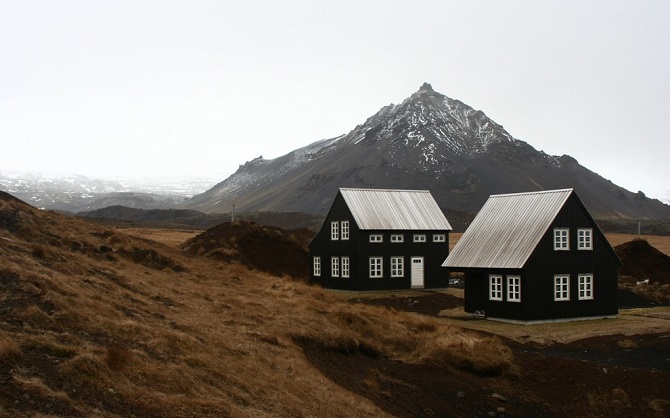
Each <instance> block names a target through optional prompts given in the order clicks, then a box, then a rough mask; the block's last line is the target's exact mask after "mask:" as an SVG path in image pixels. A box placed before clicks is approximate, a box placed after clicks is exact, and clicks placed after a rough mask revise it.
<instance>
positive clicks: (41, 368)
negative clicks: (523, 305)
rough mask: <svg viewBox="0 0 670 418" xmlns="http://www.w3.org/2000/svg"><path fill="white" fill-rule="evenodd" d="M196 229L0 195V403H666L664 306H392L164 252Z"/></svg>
mask: <svg viewBox="0 0 670 418" xmlns="http://www.w3.org/2000/svg"><path fill="white" fill-rule="evenodd" d="M198 232H199V231H166V230H158V231H149V230H146V229H132V230H123V229H118V228H110V227H105V226H100V225H96V224H93V223H89V222H87V221H84V220H80V219H76V218H72V217H67V216H64V215H60V214H56V213H51V212H45V211H39V210H36V209H33V208H31V207H29V206H27V205H25V204H23V203H21V202H18V201H16V200H15V199H13V198H11V197H8V195H5V194H2V193H1V192H0V313H1V315H0V382H1V385H0V416H2V417H15V416H34V417H48V416H68V417H89V416H96V417H133V416H135V417H166V416H171V417H172V416H174V417H193V416H211V417H222V416H223V417H286V416H305V417H357V416H360V417H363V416H366V417H369V416H416V417H432V416H487V415H488V416H492V415H491V413H493V414H495V416H559V417H561V416H565V417H568V416H570V417H571V416H654V417H656V416H658V417H662V416H668V415H669V414H670V395H668V394H670V367H668V366H666V363H670V362H669V361H666V360H665V358H667V352H668V350H670V343H669V342H670V327H669V326H667V325H665V324H667V319H666V318H665V315H666V313H664V312H666V311H663V310H656V311H653V310H651V311H650V310H647V311H638V312H635V311H631V312H629V313H626V314H622V315H620V318H619V319H616V320H610V321H611V322H602V323H599V322H597V321H586V323H574V324H570V325H561V326H555V327H547V328H546V329H545V328H541V327H532V326H528V327H524V326H518V325H517V326H511V325H509V324H505V325H504V326H503V325H501V326H498V325H500V324H489V323H488V322H487V321H472V320H470V319H468V318H462V317H458V316H457V315H456V314H455V312H456V311H453V309H458V306H457V305H458V304H459V303H460V302H459V300H462V298H460V296H459V295H458V293H457V292H456V291H455V290H453V289H450V290H449V291H448V292H452V293H449V294H444V293H446V292H442V293H441V292H416V293H412V294H409V295H407V298H419V297H421V298H422V299H421V301H422V303H419V305H418V306H420V307H423V306H424V305H428V301H429V299H430V298H432V297H434V296H437V297H439V298H448V300H449V303H453V304H454V305H453V306H451V305H449V306H450V308H449V309H440V308H442V307H446V305H444V304H443V300H446V299H436V300H437V301H438V302H439V304H438V309H436V310H435V312H436V313H435V314H426V313H422V312H419V311H415V312H407V311H406V310H405V309H400V308H399V306H400V305H393V304H392V303H397V302H400V303H401V304H402V303H403V302H404V301H405V296H406V295H404V294H399V295H395V296H392V295H389V294H387V295H382V297H381V299H386V300H385V301H383V303H382V306H373V305H372V304H370V303H362V302H354V301H351V300H349V299H351V298H349V297H347V296H346V295H345V294H344V293H338V292H331V291H325V290H322V289H320V288H317V287H312V286H308V285H306V284H303V283H300V282H297V281H295V280H292V278H290V277H274V276H271V275H268V274H265V273H262V272H260V271H257V270H253V269H250V268H247V267H244V266H242V265H239V264H234V263H233V264H226V263H222V262H218V261H215V260H210V259H207V258H204V257H199V256H189V255H186V254H184V253H183V252H182V251H180V250H179V249H177V248H176V247H177V246H178V245H179V244H180V243H182V242H184V241H185V240H186V239H188V238H190V237H192V236H194V235H196V234H197V233H198ZM454 241H455V240H454ZM665 248H666V250H665V251H667V247H665ZM659 249H660V248H659ZM423 298H426V299H423ZM424 301H425V302H426V303H425V304H424V303H423V302H424ZM450 309H451V310H450ZM649 312H651V313H649ZM628 321H630V322H628ZM662 321H665V322H662ZM624 322H625V323H626V326H625V327H624V328H625V329H624V328H618V327H617V326H615V325H616V324H617V323H624ZM612 324H613V325H612ZM642 324H644V325H642ZM487 327H491V328H487ZM496 327H497V328H496ZM610 327H611V328H610ZM477 328H479V329H477ZM585 330H586V331H585ZM595 330H599V331H598V333H596V332H595ZM521 333H523V334H525V335H527V337H524V336H523V335H520V334H521ZM495 334H498V335H495ZM576 335H577V336H580V339H578V340H576V341H575V340H574V339H573V337H574V336H576ZM593 335H601V336H600V337H598V338H597V339H595V340H593V339H592V338H581V337H582V336H583V337H586V336H593ZM561 336H564V337H561ZM568 336H571V337H568ZM585 351H586V352H593V353H594V354H595V356H591V357H585V358H581V357H579V355H582V354H580V353H583V352H585ZM659 353H660V354H659ZM578 354H579V355H578ZM645 356H646V357H645ZM658 356H665V357H658ZM610 357H612V362H607V361H609V360H608V359H609V358H610ZM638 357H639V358H640V360H639V361H638V363H631V361H632V360H630V359H631V358H632V359H633V360H636V359H638ZM659 358H660V360H658V359H659ZM603 362H605V363H603ZM603 370H605V371H603ZM566 400H569V401H567V402H566Z"/></svg>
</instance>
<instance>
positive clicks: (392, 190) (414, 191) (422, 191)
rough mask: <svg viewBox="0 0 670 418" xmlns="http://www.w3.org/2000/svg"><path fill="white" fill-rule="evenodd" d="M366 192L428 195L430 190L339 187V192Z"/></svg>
mask: <svg viewBox="0 0 670 418" xmlns="http://www.w3.org/2000/svg"><path fill="white" fill-rule="evenodd" d="M342 190H346V191H366V192H395V193H397V192H413V193H416V192H419V193H430V190H424V189H419V190H417V189H375V188H366V187H340V191H342Z"/></svg>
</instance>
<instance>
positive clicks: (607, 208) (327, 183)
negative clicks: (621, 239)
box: [187, 83, 670, 219]
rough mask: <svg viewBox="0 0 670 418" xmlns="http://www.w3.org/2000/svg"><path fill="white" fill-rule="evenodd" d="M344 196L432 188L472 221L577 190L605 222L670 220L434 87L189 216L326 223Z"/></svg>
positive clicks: (222, 189) (245, 172) (214, 197)
mask: <svg viewBox="0 0 670 418" xmlns="http://www.w3.org/2000/svg"><path fill="white" fill-rule="evenodd" d="M340 187H368V188H394V189H428V190H431V192H433V194H434V196H435V199H436V200H437V202H438V204H439V205H440V206H441V207H443V208H450V209H453V210H458V211H468V212H469V211H476V210H478V209H479V208H480V207H481V205H482V204H483V203H484V201H486V199H487V198H488V196H489V195H491V194H499V193H515V192H526V191H533V190H548V189H561V188H574V189H575V190H577V191H578V193H579V195H580V197H581V198H582V200H583V201H584V203H585V205H587V206H588V207H589V210H590V211H592V213H593V214H595V215H596V216H599V217H602V218H609V217H630V218H638V219H639V218H643V217H652V216H661V217H667V216H670V208H669V207H667V206H664V205H662V204H661V203H660V202H651V201H650V200H649V199H646V198H641V199H642V200H640V198H638V199H636V198H635V195H634V194H632V193H630V192H628V191H626V190H624V189H621V188H620V187H618V186H616V185H614V184H612V183H611V182H609V181H607V180H605V179H603V178H601V177H600V176H598V175H597V174H595V173H593V172H590V171H588V170H587V169H586V168H585V167H582V166H581V165H579V163H578V162H577V161H576V160H574V159H572V158H571V157H569V156H563V157H555V156H550V155H547V154H545V153H543V152H541V151H538V150H536V149H535V148H533V147H532V146H531V145H529V144H528V143H526V142H524V141H520V140H517V139H514V138H513V137H512V136H511V135H510V134H509V133H508V132H507V131H505V129H504V128H503V127H502V126H501V125H499V124H497V123H496V122H494V121H493V120H491V119H490V118H489V117H488V116H486V114H485V113H484V112H483V111H481V110H476V109H473V108H472V107H470V106H468V105H467V104H465V103H463V102H461V101H459V100H456V99H452V98H449V97H447V96H445V95H443V94H441V93H438V92H436V91H435V90H433V87H432V86H431V85H430V84H429V83H424V84H423V85H421V87H420V88H419V90H418V91H416V92H414V93H413V94H412V95H411V96H409V97H408V98H407V99H405V100H403V101H402V102H401V103H400V104H390V105H388V106H384V107H382V108H381V109H380V110H379V111H378V112H377V113H376V114H374V115H373V116H371V117H369V118H368V119H367V120H366V121H365V122H364V123H363V124H360V125H358V126H356V127H355V128H353V129H352V130H351V131H350V132H349V133H348V134H346V135H342V136H339V137H336V138H330V139H324V140H321V141H317V142H314V143H312V144H309V145H307V146H305V147H302V148H299V149H296V150H294V151H292V152H290V153H288V154H286V155H284V156H281V157H278V158H275V159H272V160H261V159H256V160H253V161H251V162H249V163H247V164H244V165H243V166H240V169H239V170H238V171H237V172H236V173H235V174H233V175H232V176H231V177H229V178H228V179H226V180H224V181H223V182H221V183H219V184H217V185H216V186H215V187H214V188H212V189H210V190H208V191H207V192H205V193H203V194H202V195H198V196H195V197H194V198H193V199H191V201H190V202H189V204H188V205H187V207H188V208H192V209H197V210H200V211H204V212H208V211H226V210H230V209H229V208H230V207H231V203H232V202H235V205H236V207H237V208H238V210H241V211H299V212H308V213H315V214H321V213H324V212H326V211H327V210H328V208H329V205H330V203H331V201H332V198H333V196H335V194H336V193H337V190H338V188H340ZM642 203H643V204H642Z"/></svg>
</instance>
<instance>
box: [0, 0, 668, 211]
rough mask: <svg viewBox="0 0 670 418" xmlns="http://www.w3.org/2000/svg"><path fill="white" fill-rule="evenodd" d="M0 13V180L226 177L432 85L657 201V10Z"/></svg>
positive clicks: (660, 28) (661, 22)
mask: <svg viewBox="0 0 670 418" xmlns="http://www.w3.org/2000/svg"><path fill="white" fill-rule="evenodd" d="M0 4H1V5H2V7H1V8H0V40H1V41H0V80H1V83H0V145H1V147H0V170H3V169H4V170H27V171H42V172H54V173H77V174H84V175H87V176H91V177H103V178H119V177H135V178H149V177H150V178H160V177H170V178H175V177H201V176H214V177H216V178H219V179H220V180H223V179H224V178H226V177H228V176H229V175H230V174H232V173H233V172H234V171H235V170H236V169H237V167H238V165H239V164H243V163H244V162H246V161H248V160H251V159H253V158H255V157H257V156H259V155H263V157H264V158H275V157H278V156H280V155H283V154H285V153H287V152H289V151H291V150H293V149H296V148H299V147H302V146H304V145H307V144H310V143H312V142H314V141H316V140H319V139H323V138H329V137H335V136H337V135H340V134H344V133H347V132H348V131H349V130H351V129H353V128H354V127H355V126H356V125H357V124H360V123H363V122H364V121H365V119H366V118H368V117H369V116H371V115H373V114H374V113H375V112H377V111H378V110H379V109H380V108H381V107H382V106H385V105H388V104H390V103H399V102H401V101H402V100H404V99H405V98H407V97H408V96H409V95H411V94H412V93H413V92H415V91H416V90H418V88H419V86H421V84H422V83H423V82H429V83H431V84H432V86H433V88H434V89H435V90H436V91H438V92H440V93H443V94H445V95H447V96H449V97H452V98H455V99H459V100H461V101H463V102H465V103H467V104H469V105H470V106H472V107H474V108H475V109H480V110H482V111H484V112H485V113H486V114H487V115H488V116H489V117H491V118H492V119H493V120H495V121H496V122H497V123H499V124H501V125H503V126H504V127H505V129H506V130H507V131H508V132H509V133H510V134H511V135H512V136H514V137H515V138H517V139H520V140H523V141H526V142H528V143H530V144H531V145H533V146H534V147H535V148H537V149H539V150H544V151H545V152H547V153H548V154H552V155H561V154H569V155H572V156H573V157H575V158H577V159H578V160H579V162H580V163H581V164H583V165H585V166H586V167H588V168H590V169H591V170H593V171H595V172H597V173H599V174H600V175H602V176H603V177H605V178H608V179H610V180H612V181H613V182H614V183H616V184H619V185H621V186H623V187H625V188H627V189H629V190H631V191H638V190H642V191H643V192H645V193H646V194H647V195H648V196H650V197H655V198H660V199H670V184H669V180H668V179H669V178H670V168H669V165H670V161H668V160H669V157H670V146H669V145H668V129H667V123H668V121H670V80H669V77H670V2H668V1H663V0H658V1H649V0H635V1H592V0H590V1H567V0H561V1H533V0H527V1H493V0H492V1H462V0H460V1H445V0H438V1H420V0H419V1H417V0H415V1H409V0H408V1H398V0H384V1H366V0H360V1H355V2H354V1H351V2H347V1H344V0H338V1H317V0H302V1H291V0H287V1H282V2H276V1H258V0H257V1H224V0H219V1H216V0H212V1H203V0H188V1H187V0H183V1H175V0H172V1H169V0H159V1H158V0H157V1H141V0H133V1H125V0H114V1H94V0H81V1H68V0H61V1H31V0H22V1H14V0H11V1H4V0H0Z"/></svg>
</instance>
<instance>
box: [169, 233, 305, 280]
mask: <svg viewBox="0 0 670 418" xmlns="http://www.w3.org/2000/svg"><path fill="white" fill-rule="evenodd" d="M312 235H313V234H312V232H311V231H309V230H303V229H298V230H292V231H285V230H283V229H280V228H277V227H274V226H268V225H260V224H257V223H254V222H250V221H239V222H226V223H222V224H220V225H217V226H215V227H214V228H211V229H208V230H207V231H205V232H203V233H202V234H200V235H198V236H196V237H194V238H192V239H190V240H188V241H186V242H185V243H184V244H182V245H181V246H180V247H181V248H182V249H183V250H185V251H186V252H188V253H190V254H194V255H204V256H206V257H210V258H213V259H216V260H221V261H225V262H228V263H242V264H244V265H246V266H249V267H253V268H255V269H258V270H261V271H265V272H268V273H271V274H274V275H276V276H283V275H289V276H291V277H295V278H298V279H302V280H307V279H308V278H309V268H308V252H307V248H306V246H305V241H306V239H307V237H311V236H312Z"/></svg>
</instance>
